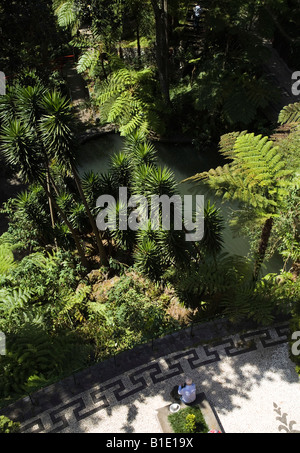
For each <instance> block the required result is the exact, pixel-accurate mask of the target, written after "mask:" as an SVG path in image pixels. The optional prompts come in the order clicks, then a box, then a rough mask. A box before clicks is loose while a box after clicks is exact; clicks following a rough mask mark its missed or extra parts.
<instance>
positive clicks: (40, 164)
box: [0, 120, 88, 267]
mask: <svg viewBox="0 0 300 453" xmlns="http://www.w3.org/2000/svg"><path fill="white" fill-rule="evenodd" d="M0 139H1V148H0V150H1V152H2V155H3V156H4V158H5V160H6V162H7V163H8V164H9V165H10V166H11V167H13V168H14V169H16V170H19V171H20V176H21V178H22V180H23V181H24V182H26V183H27V182H31V183H32V182H37V183H39V184H40V185H41V186H42V187H43V189H44V190H45V193H46V194H47V196H48V197H50V198H51V201H52V203H53V206H54V207H55V209H56V210H57V211H58V212H59V214H60V215H61V217H62V219H63V220H64V222H65V223H66V225H67V226H68V228H69V230H70V232H71V234H72V236H73V238H74V241H75V244H76V247H77V250H78V253H79V256H80V259H81V261H82V264H83V265H84V266H85V267H88V264H87V259H86V257H85V253H84V250H83V248H82V245H81V243H80V239H79V237H78V234H77V232H76V231H75V230H74V228H73V227H72V225H71V223H70V222H69V220H68V218H67V216H66V215H65V213H64V212H63V210H61V209H60V207H59V206H58V204H57V203H56V200H55V198H54V197H53V195H52V193H51V192H49V190H48V186H47V183H46V178H45V166H44V156H43V154H42V152H41V149H40V147H39V143H38V142H36V140H35V136H34V134H33V133H32V130H31V129H30V128H29V126H28V125H24V124H22V123H21V121H20V120H12V121H11V122H10V123H9V124H7V125H4V126H3V127H2V130H1V137H0Z"/></svg>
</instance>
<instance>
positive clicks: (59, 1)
mask: <svg viewBox="0 0 300 453" xmlns="http://www.w3.org/2000/svg"><path fill="white" fill-rule="evenodd" d="M53 3H54V4H53V6H54V14H55V15H56V16H57V21H58V25H59V26H60V27H63V28H67V27H70V26H73V25H74V24H75V23H76V21H77V15H76V7H75V3H74V0H68V1H64V0H54V2H53Z"/></svg>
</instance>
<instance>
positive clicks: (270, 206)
mask: <svg viewBox="0 0 300 453" xmlns="http://www.w3.org/2000/svg"><path fill="white" fill-rule="evenodd" d="M220 153H221V154H222V155H223V156H224V157H225V158H226V159H228V160H230V163H229V164H225V165H224V166H223V167H217V168H216V169H210V170H209V171H205V172H202V173H198V174H196V175H195V176H192V177H191V178H188V180H190V181H204V183H205V184H207V185H208V186H209V187H210V188H212V189H214V190H215V192H216V194H217V195H219V196H222V197H223V199H224V200H229V199H231V200H239V201H240V202H241V203H242V205H243V207H244V208H245V209H246V210H247V209H248V210H249V209H251V213H252V216H253V218H255V219H256V221H257V223H258V224H260V225H262V231H261V236H260V241H259V245H258V249H257V252H256V257H255V263H254V270H253V279H254V280H255V281H256V280H257V279H258V276H259V272H260V268H261V265H262V263H263V260H264V258H265V254H266V250H267V247H268V242H269V238H270V235H271V231H272V226H273V221H274V218H275V217H276V215H277V214H278V212H279V209H280V206H281V204H282V202H283V200H284V197H285V196H286V195H287V189H286V188H287V184H288V176H289V175H290V171H288V170H287V169H286V168H287V167H286V163H285V162H284V161H283V160H282V156H281V154H280V153H279V152H278V147H276V146H274V143H273V142H271V141H270V140H268V137H262V136H261V135H258V136H255V135H254V134H253V133H252V134H249V133H246V132H241V133H230V134H226V135H224V136H223V137H222V138H221V141H220Z"/></svg>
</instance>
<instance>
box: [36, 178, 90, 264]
mask: <svg viewBox="0 0 300 453" xmlns="http://www.w3.org/2000/svg"><path fill="white" fill-rule="evenodd" d="M42 186H43V188H44V190H45V192H46V194H47V196H48V197H49V198H50V199H51V202H52V204H53V206H54V207H55V209H56V210H57V212H59V213H60V215H61V217H62V219H63V221H64V222H65V224H66V225H67V227H68V228H69V230H70V233H71V234H72V237H73V239H74V242H75V244H76V248H77V251H78V254H79V256H80V260H81V263H82V264H83V266H84V267H86V268H87V269H88V267H89V265H88V261H87V258H86V256H85V253H84V250H83V247H82V245H81V244H80V239H79V237H78V234H77V232H76V231H75V230H74V228H73V227H72V225H71V223H70V222H69V220H68V218H67V216H66V215H65V213H64V212H63V210H62V209H61V208H60V207H59V206H58V204H57V203H56V200H55V198H54V197H53V195H52V194H51V192H49V191H48V187H47V184H42Z"/></svg>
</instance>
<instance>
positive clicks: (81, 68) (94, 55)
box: [76, 49, 100, 74]
mask: <svg viewBox="0 0 300 453" xmlns="http://www.w3.org/2000/svg"><path fill="white" fill-rule="evenodd" d="M99 56H100V51H99V50H98V49H88V50H86V51H85V52H84V53H83V54H82V55H81V56H80V57H79V60H78V63H77V66H76V69H77V72H79V74H81V73H83V72H85V71H86V70H87V69H93V68H94V67H95V66H96V65H97V63H98V60H99Z"/></svg>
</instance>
